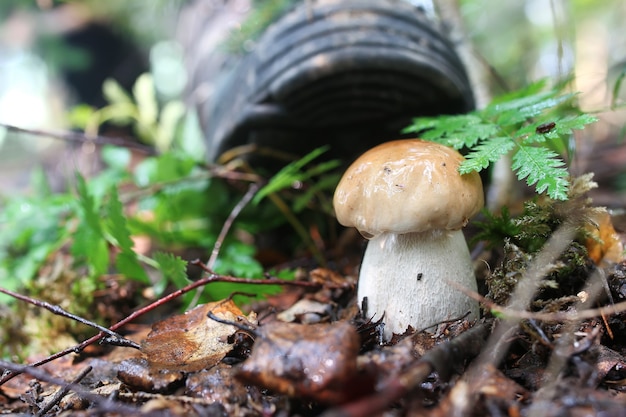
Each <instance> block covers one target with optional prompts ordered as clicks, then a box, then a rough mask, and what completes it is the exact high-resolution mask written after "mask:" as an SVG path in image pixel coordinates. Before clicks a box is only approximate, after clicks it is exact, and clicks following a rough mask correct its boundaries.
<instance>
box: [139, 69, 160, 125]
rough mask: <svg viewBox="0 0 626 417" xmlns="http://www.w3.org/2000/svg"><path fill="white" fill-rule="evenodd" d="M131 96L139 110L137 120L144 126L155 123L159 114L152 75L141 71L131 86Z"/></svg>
mask: <svg viewBox="0 0 626 417" xmlns="http://www.w3.org/2000/svg"><path fill="white" fill-rule="evenodd" d="M133 96H134V97H135V101H136V102H137V108H138V110H139V122H140V124H143V125H146V126H152V125H156V123H157V117H158V114H159V110H158V103H157V99H156V92H155V90H154V81H153V79H152V75H150V74H148V73H143V74H141V75H140V76H139V78H137V81H136V82H135V85H134V86H133Z"/></svg>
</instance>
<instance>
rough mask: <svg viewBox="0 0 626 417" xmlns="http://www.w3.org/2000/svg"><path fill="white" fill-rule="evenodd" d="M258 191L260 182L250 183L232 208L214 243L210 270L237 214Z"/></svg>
mask: <svg viewBox="0 0 626 417" xmlns="http://www.w3.org/2000/svg"><path fill="white" fill-rule="evenodd" d="M257 191H259V184H250V186H249V187H248V191H246V193H245V194H244V196H243V197H242V198H241V200H239V202H238V203H237V205H235V207H233V209H232V210H231V212H230V214H229V215H228V218H227V219H226V221H225V222H224V224H223V225H222V230H220V234H219V235H218V236H217V239H216V241H215V245H213V251H211V257H209V260H208V261H207V263H206V266H207V268H208V269H209V270H211V269H213V266H214V265H215V261H217V256H218V255H219V254H220V249H221V248H222V243H224V239H226V235H227V234H228V232H229V230H230V228H231V227H232V226H233V223H234V222H235V219H236V218H237V216H239V213H241V210H243V208H244V207H245V206H247V205H248V203H249V202H250V200H252V198H253V197H254V195H255V194H256V193H257Z"/></svg>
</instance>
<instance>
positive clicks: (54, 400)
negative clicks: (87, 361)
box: [36, 366, 92, 417]
mask: <svg viewBox="0 0 626 417" xmlns="http://www.w3.org/2000/svg"><path fill="white" fill-rule="evenodd" d="M91 370H92V367H91V366H87V367H86V368H85V369H83V370H82V371H81V372H80V373H79V374H78V375H77V376H76V378H74V379H73V380H72V382H70V383H69V384H66V385H65V386H64V387H63V388H61V389H60V390H58V391H57V392H56V393H55V394H54V395H53V396H52V398H51V399H50V401H48V403H47V404H46V405H44V406H43V407H42V408H40V409H39V412H38V413H37V414H36V416H37V417H41V416H44V415H46V413H47V412H48V411H50V410H51V409H52V407H54V406H55V405H56V404H58V402H59V401H61V399H63V397H65V396H66V395H67V393H68V392H69V391H70V385H76V384H78V383H80V381H82V380H83V379H84V378H85V377H86V376H87V374H89V372H91Z"/></svg>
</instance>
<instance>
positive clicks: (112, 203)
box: [105, 188, 150, 283]
mask: <svg viewBox="0 0 626 417" xmlns="http://www.w3.org/2000/svg"><path fill="white" fill-rule="evenodd" d="M105 214H106V215H105V225H106V226H107V230H108V232H109V233H110V235H111V237H112V239H113V241H112V243H113V244H114V245H116V246H117V247H118V248H119V249H120V253H118V254H117V255H116V258H115V266H116V267H117V269H118V271H119V272H120V273H121V274H123V275H125V276H126V277H128V278H131V279H133V280H136V281H141V282H144V283H150V279H149V278H148V275H147V274H146V271H145V270H144V269H143V267H142V266H141V264H140V263H139V260H138V259H137V254H136V253H135V251H133V245H134V243H133V240H132V239H131V237H130V231H129V230H128V227H127V226H126V217H125V216H124V207H123V206H122V203H121V202H120V200H119V197H118V195H117V189H116V188H112V189H111V193H110V196H109V201H108V204H107V205H106V207H105Z"/></svg>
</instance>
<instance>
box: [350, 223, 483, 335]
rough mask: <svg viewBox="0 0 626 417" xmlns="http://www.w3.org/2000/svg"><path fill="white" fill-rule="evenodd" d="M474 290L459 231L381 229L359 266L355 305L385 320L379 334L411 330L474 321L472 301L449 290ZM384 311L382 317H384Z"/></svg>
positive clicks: (476, 309)
mask: <svg viewBox="0 0 626 417" xmlns="http://www.w3.org/2000/svg"><path fill="white" fill-rule="evenodd" d="M447 281H450V282H454V283H456V284H458V285H460V286H462V287H465V288H467V289H468V290H472V291H476V278H475V276H474V269H473V266H472V260H471V257H470V254H469V250H468V248H467V244H466V242H465V237H464V236H463V232H462V231H461V230H451V231H448V230H435V231H428V232H421V233H408V234H402V235H397V234H392V233H383V234H381V235H379V236H376V237H375V238H373V239H371V240H370V241H369V243H368V245H367V249H366V251H365V256H364V257H363V262H362V264H361V271H360V274H359V284H358V294H357V295H358V300H359V305H363V304H362V302H363V299H364V298H366V297H367V307H366V308H367V311H365V312H364V313H365V315H366V316H367V317H371V318H373V320H379V319H381V318H383V322H384V323H385V330H384V336H385V339H386V340H389V339H390V338H391V337H392V335H393V334H394V333H395V334H402V333H404V332H405V331H406V330H407V329H408V327H409V326H411V327H413V328H414V329H416V330H420V329H424V328H426V327H430V326H432V325H435V324H437V323H439V322H442V321H445V320H449V319H455V318H459V317H462V316H465V315H466V314H467V313H469V315H468V316H467V318H468V319H476V318H478V315H479V306H478V302H477V301H476V300H473V299H471V298H470V297H468V296H467V295H465V294H463V293H462V292H461V291H459V290H458V288H454V287H453V286H452V285H451V284H450V283H449V282H447ZM383 315H384V317H383Z"/></svg>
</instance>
